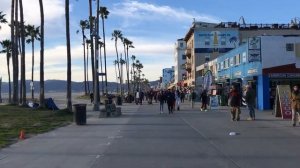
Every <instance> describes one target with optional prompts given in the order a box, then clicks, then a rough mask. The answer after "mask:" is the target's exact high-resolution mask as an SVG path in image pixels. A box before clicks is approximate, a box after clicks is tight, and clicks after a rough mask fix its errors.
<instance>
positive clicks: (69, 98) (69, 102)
mask: <svg viewBox="0 0 300 168" xmlns="http://www.w3.org/2000/svg"><path fill="white" fill-rule="evenodd" d="M69 5H70V4H69V0H65V19H66V42H67V108H68V110H69V111H72V95H71V94H72V86H71V82H72V81H71V77H72V73H71V40H70V9H69Z"/></svg>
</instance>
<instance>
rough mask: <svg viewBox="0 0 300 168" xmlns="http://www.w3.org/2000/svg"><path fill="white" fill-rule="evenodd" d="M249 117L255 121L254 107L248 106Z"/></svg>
mask: <svg viewBox="0 0 300 168" xmlns="http://www.w3.org/2000/svg"><path fill="white" fill-rule="evenodd" d="M248 109H249V115H250V117H251V118H252V119H255V110H254V105H248Z"/></svg>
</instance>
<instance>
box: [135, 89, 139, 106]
mask: <svg viewBox="0 0 300 168" xmlns="http://www.w3.org/2000/svg"><path fill="white" fill-rule="evenodd" d="M139 101H140V92H139V91H138V90H137V91H136V93H135V104H136V105H138V104H139Z"/></svg>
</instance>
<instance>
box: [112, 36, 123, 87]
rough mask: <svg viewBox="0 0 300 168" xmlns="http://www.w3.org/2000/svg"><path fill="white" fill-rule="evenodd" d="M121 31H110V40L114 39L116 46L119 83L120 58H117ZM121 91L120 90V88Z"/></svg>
mask: <svg viewBox="0 0 300 168" xmlns="http://www.w3.org/2000/svg"><path fill="white" fill-rule="evenodd" d="M122 36H123V35H122V32H121V31H120V30H114V31H113V33H112V40H115V48H116V54H117V61H118V64H117V65H118V71H119V78H120V85H121V84H122V78H121V69H120V60H119V54H118V39H122ZM121 92H122V90H121Z"/></svg>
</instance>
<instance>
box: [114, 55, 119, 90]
mask: <svg viewBox="0 0 300 168" xmlns="http://www.w3.org/2000/svg"><path fill="white" fill-rule="evenodd" d="M118 63H119V61H118V60H114V65H115V72H116V81H117V83H119V82H118V80H119V77H118V71H117V65H118ZM117 93H119V86H117Z"/></svg>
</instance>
